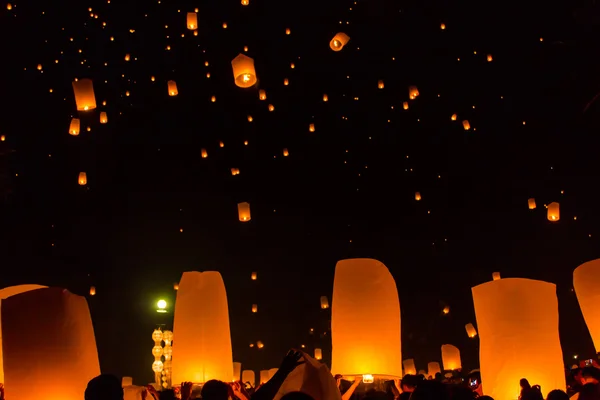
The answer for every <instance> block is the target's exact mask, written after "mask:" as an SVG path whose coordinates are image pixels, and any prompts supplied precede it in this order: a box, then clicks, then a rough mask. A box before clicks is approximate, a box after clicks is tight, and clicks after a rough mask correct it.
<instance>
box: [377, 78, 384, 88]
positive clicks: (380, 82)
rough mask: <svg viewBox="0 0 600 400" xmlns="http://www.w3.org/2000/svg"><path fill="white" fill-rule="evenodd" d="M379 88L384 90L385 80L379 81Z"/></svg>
mask: <svg viewBox="0 0 600 400" xmlns="http://www.w3.org/2000/svg"><path fill="white" fill-rule="evenodd" d="M377 87H378V88H379V89H383V88H384V85H383V80H381V79H380V80H379V82H377Z"/></svg>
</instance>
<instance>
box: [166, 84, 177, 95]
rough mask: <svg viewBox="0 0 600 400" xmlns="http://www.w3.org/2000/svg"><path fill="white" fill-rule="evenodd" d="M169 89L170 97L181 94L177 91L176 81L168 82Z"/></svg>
mask: <svg viewBox="0 0 600 400" xmlns="http://www.w3.org/2000/svg"><path fill="white" fill-rule="evenodd" d="M167 87H168V88H169V96H177V95H178V94H179V92H178V91H177V83H175V81H168V82H167Z"/></svg>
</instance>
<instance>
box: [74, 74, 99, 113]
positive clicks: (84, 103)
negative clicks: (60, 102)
mask: <svg viewBox="0 0 600 400" xmlns="http://www.w3.org/2000/svg"><path fill="white" fill-rule="evenodd" d="M73 92H74V93H75V103H76V104H77V111H89V110H93V109H95V108H96V96H95V95H94V84H93V83H92V80H91V79H80V80H78V81H73Z"/></svg>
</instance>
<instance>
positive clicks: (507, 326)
mask: <svg viewBox="0 0 600 400" xmlns="http://www.w3.org/2000/svg"><path fill="white" fill-rule="evenodd" d="M472 293H473V303H474V305H475V316H476V318H477V327H478V328H479V365H480V369H481V381H482V382H485V384H484V385H483V394H484V395H488V396H492V397H493V398H494V399H498V400H500V399H506V400H510V399H516V398H518V397H519V393H520V387H519V380H520V379H521V378H527V379H528V380H529V382H530V383H531V384H532V385H540V386H541V388H542V393H543V395H544V398H545V397H546V395H547V394H548V392H550V391H551V390H554V389H561V390H565V373H564V369H563V353H562V349H561V347H560V339H559V334H558V300H557V298H556V285H554V284H552V283H548V282H543V281H536V280H531V279H522V278H505V279H500V280H497V281H491V282H487V283H483V284H481V285H478V286H475V287H473V289H472Z"/></svg>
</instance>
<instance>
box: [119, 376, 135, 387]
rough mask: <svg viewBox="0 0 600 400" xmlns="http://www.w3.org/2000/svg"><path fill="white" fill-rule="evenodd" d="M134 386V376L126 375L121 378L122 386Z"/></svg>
mask: <svg viewBox="0 0 600 400" xmlns="http://www.w3.org/2000/svg"><path fill="white" fill-rule="evenodd" d="M128 386H133V378H132V377H131V376H124V377H123V378H121V387H124V388H126V387H128Z"/></svg>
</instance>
